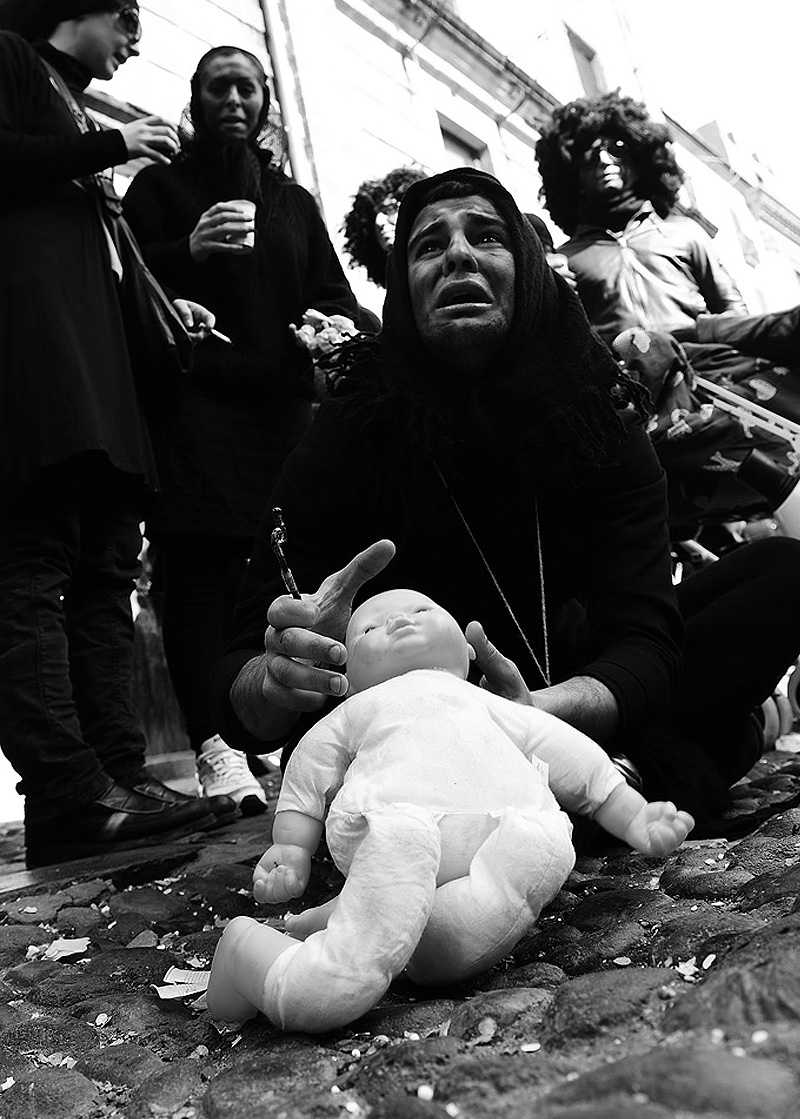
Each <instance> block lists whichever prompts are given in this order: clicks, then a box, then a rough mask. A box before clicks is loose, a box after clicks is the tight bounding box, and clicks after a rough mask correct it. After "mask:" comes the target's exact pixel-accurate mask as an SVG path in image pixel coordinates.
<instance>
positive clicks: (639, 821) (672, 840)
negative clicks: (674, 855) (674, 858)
mask: <svg viewBox="0 0 800 1119" xmlns="http://www.w3.org/2000/svg"><path fill="white" fill-rule="evenodd" d="M594 819H595V820H596V821H597V823H598V824H600V826H601V827H603V828H605V830H606V831H608V832H611V834H612V835H615V836H616V837H617V838H618V839H623V840H624V841H625V842H626V843H628V844H629V845H630V846H631V847H633V848H634V849H635V850H637V851H641V852H642V854H644V855H668V854H669V853H670V851H674V850H675V848H676V847H680V845H681V843H683V841H684V839H685V838H686V836H687V835H688V834H689V832H690V831H691V830H692V828H693V827H694V819H693V818H692V817H691V816H690V815H689V813H688V812H679V811H678V809H677V808H676V807H675V805H674V804H673V803H672V802H671V801H663V800H657V801H646V800H645V799H644V797H643V796H642V795H641V793H637V792H636V790H635V789H632V788H631V787H630V785H626V784H622V785H618V786H617V787H616V789H614V791H613V792H612V793H611V794H610V796H608V797H607V798H606V800H605V801H604V802H603V803H602V804H601V805H600V807H599V808H598V809H597V811H596V812H595V814H594Z"/></svg>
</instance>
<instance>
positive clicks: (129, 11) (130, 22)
mask: <svg viewBox="0 0 800 1119" xmlns="http://www.w3.org/2000/svg"><path fill="white" fill-rule="evenodd" d="M116 17H117V23H118V24H119V25H120V27H121V28H122V30H123V31H124V32H125V34H126V35H127V36H128V40H129V41H130V42H131V43H138V42H139V40H140V39H141V37H142V21H141V20H140V19H139V9H138V8H134V7H126V8H120V9H119V11H118V12H116Z"/></svg>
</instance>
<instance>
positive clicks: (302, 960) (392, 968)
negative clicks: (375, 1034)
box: [261, 805, 441, 1033]
mask: <svg viewBox="0 0 800 1119" xmlns="http://www.w3.org/2000/svg"><path fill="white" fill-rule="evenodd" d="M367 824H368V828H367V833H366V835H365V837H364V839H363V840H362V842H361V844H360V846H359V847H358V849H357V850H356V852H355V854H354V856H353V860H352V863H351V864H350V869H349V871H348V875H347V880H346V882H345V884H344V888H343V889H342V892H341V894H340V895H339V899H338V904H337V905H336V907H335V909H334V911H333V913H332V914H331V917H330V920H329V922H328V926H327V928H326V929H323V930H322V931H320V932H315V933H312V935H311V936H309V938H308V939H307V940H305V941H303V942H302V943H301V944H300V945H298V947H297V948H296V949H294V950H292V951H291V952H284V953H282V954H281V955H279V956H278V958H277V959H276V960H275V962H274V964H273V966H272V967H271V968H270V970H269V972H268V974H267V976H266V981H265V983H264V992H263V1002H262V1004H261V1006H262V1009H263V1010H264V1013H265V1014H266V1015H267V1017H268V1018H269V1019H270V1020H271V1021H272V1022H274V1023H275V1024H276V1025H278V1026H280V1027H281V1028H282V1029H284V1030H302V1031H305V1032H308V1033H323V1032H325V1031H326V1030H332V1029H335V1028H336V1027H337V1026H342V1025H345V1024H346V1023H347V1022H352V1021H353V1020H354V1019H355V1018H358V1017H360V1015H362V1014H364V1013H366V1012H367V1011H368V1010H371V1009H372V1007H373V1006H374V1005H375V1003H376V1002H378V1000H379V999H380V997H381V996H382V995H383V993H384V991H385V990H386V988H387V987H388V986H389V984H390V983H391V981H392V979H394V977H395V976H396V975H398V974H399V973H400V972H401V971H402V970H403V968H404V967H405V966H406V964H407V962H408V959H409V957H410V956H411V953H412V952H413V951H414V948H415V947H416V945H417V942H418V940H419V938H420V935H421V934H422V930H423V929H424V927H425V924H426V922H427V920H428V916H429V914H430V911H431V906H432V905H433V897H434V893H435V890H436V874H437V871H438V868H439V856H440V853H441V843H440V839H439V829H438V828H437V826H436V822H435V821H434V820H433V818H432V817H431V816H430V815H429V814H428V813H425V812H421V811H420V810H419V809H417V808H413V807H411V806H407V805H402V806H396V807H394V806H393V807H392V808H391V809H385V810H383V811H380V812H375V813H372V812H370V813H367Z"/></svg>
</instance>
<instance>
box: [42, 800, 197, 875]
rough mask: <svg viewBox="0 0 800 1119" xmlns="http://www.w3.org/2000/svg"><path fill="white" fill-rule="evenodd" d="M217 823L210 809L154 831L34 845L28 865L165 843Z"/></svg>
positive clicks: (57, 864)
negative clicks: (104, 838) (199, 816)
mask: <svg viewBox="0 0 800 1119" xmlns="http://www.w3.org/2000/svg"><path fill="white" fill-rule="evenodd" d="M214 826H215V817H214V816H213V815H211V814H210V813H209V814H208V815H207V816H202V817H201V818H200V819H198V820H191V821H189V822H188V823H186V824H183V825H182V826H181V827H179V828H170V829H168V830H165V831H162V832H156V833H154V834H153V835H142V836H136V837H129V838H128V839H119V840H117V839H114V838H113V837H109V838H108V839H106V840H105V841H102V840H95V841H93V842H91V843H60V844H59V845H58V847H33V848H27V849H26V851H25V866H26V867H27V869H28V870H38V869H40V868H42V867H52V866H59V865H60V864H61V863H68V862H73V861H75V860H76V859H91V858H93V857H95V856H97V855H113V854H115V853H116V852H117V851H136V850H138V849H139V848H142V847H162V846H165V845H168V844H170V843H172V842H173V840H176V839H185V838H186V837H187V836H189V835H196V834H202V833H203V832H207V831H210V830H211V829H212V828H214Z"/></svg>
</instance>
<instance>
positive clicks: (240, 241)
mask: <svg viewBox="0 0 800 1119" xmlns="http://www.w3.org/2000/svg"><path fill="white" fill-rule="evenodd" d="M254 229H255V218H248V217H246V216H245V215H244V213H243V212H242V210H241V209H240V207H239V206H237V205H234V204H233V203H232V202H215V203H214V205H213V206H211V207H209V209H208V210H206V211H205V212H204V213H202V214H201V215H200V219H199V221H198V222H197V225H196V226H195V227H194V229H193V230H192V232H191V233H190V234H189V252H190V254H191V257H192V260H194V261H195V262H196V263H197V264H202V263H203V261H204V260H208V258H209V256H211V255H212V254H213V253H230V254H232V255H233V256H242V254H246V253H249V252H252V248H253V246H252V242H250V243H246V242H245V237H247V235H248V234H251V233H252V232H253V231H254Z"/></svg>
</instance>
